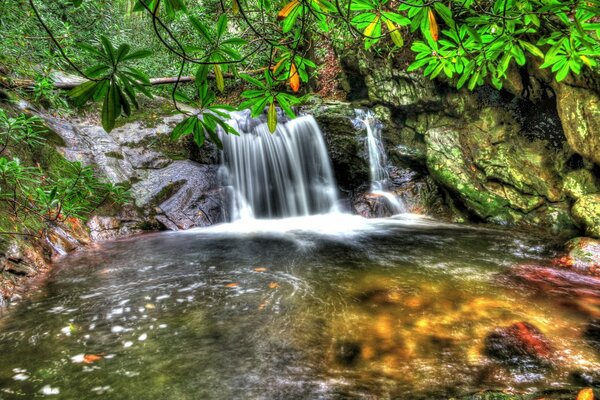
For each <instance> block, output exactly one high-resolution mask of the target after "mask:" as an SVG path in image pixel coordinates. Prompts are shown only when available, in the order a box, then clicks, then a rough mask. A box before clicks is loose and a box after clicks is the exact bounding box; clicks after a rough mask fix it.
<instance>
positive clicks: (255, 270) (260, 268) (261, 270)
mask: <svg viewBox="0 0 600 400" xmlns="http://www.w3.org/2000/svg"><path fill="white" fill-rule="evenodd" d="M266 271H267V269H266V268H265V267H256V268H254V272H266Z"/></svg>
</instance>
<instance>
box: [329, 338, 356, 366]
mask: <svg viewBox="0 0 600 400" xmlns="http://www.w3.org/2000/svg"><path fill="white" fill-rule="evenodd" d="M334 352H335V361H336V362H338V363H339V364H342V365H345V366H353V365H355V364H356V363H357V362H358V361H359V359H360V353H361V345H360V343H358V342H354V341H350V340H342V341H339V342H337V343H336V344H335V349H334Z"/></svg>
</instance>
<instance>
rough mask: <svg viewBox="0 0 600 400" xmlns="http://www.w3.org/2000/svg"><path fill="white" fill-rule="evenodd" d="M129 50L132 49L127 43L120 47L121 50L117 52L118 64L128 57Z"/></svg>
mask: <svg viewBox="0 0 600 400" xmlns="http://www.w3.org/2000/svg"><path fill="white" fill-rule="evenodd" d="M129 50H131V47H130V46H129V45H128V44H126V43H123V44H122V45H120V46H119V50H117V56H116V60H117V61H116V63H117V64H118V63H120V62H121V61H122V60H123V58H124V57H125V56H126V55H127V53H129Z"/></svg>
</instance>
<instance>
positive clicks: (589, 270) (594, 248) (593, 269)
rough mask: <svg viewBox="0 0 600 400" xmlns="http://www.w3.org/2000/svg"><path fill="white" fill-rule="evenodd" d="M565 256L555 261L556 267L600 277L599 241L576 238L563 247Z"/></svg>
mask: <svg viewBox="0 0 600 400" xmlns="http://www.w3.org/2000/svg"><path fill="white" fill-rule="evenodd" d="M565 247H566V250H567V252H568V253H567V254H566V255H565V256H563V257H560V258H558V259H556V260H555V261H554V262H555V264H556V265H558V266H560V267H563V268H569V269H572V270H573V271H576V272H579V273H582V274H586V275H592V276H597V277H600V240H596V239H592V238H588V237H577V238H574V239H571V240H569V241H568V242H567V244H566V245H565Z"/></svg>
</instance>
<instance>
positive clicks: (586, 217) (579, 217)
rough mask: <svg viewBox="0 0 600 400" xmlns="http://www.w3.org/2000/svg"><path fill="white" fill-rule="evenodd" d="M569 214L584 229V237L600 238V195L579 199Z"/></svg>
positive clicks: (589, 195)
mask: <svg viewBox="0 0 600 400" xmlns="http://www.w3.org/2000/svg"><path fill="white" fill-rule="evenodd" d="M571 213H572V214H573V218H575V220H576V221H577V222H579V223H580V224H581V225H582V226H583V227H584V228H585V233H586V235H588V236H592V237H596V238H600V193H596V194H588V195H586V196H582V197H580V198H579V200H577V201H576V202H575V204H574V205H573V208H572V209H571Z"/></svg>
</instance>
